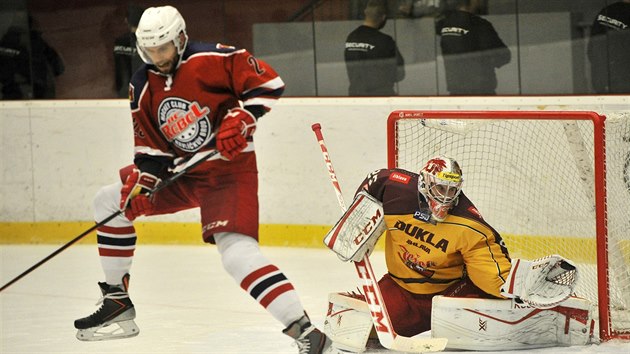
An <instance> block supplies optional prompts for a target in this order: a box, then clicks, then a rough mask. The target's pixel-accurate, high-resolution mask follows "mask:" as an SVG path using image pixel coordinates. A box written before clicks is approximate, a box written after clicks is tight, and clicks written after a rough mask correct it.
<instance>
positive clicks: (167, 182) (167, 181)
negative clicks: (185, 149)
mask: <svg viewBox="0 0 630 354" xmlns="http://www.w3.org/2000/svg"><path fill="white" fill-rule="evenodd" d="M218 153H219V150H210V151H209V152H208V153H207V154H206V155H204V156H203V157H200V158H199V159H197V160H195V161H194V162H192V163H191V164H190V165H188V166H185V167H184V168H183V169H181V170H179V171H178V172H177V173H175V174H174V175H172V176H171V177H169V178H168V179H165V180H164V181H162V182H161V183H160V184H158V185H157V187H156V188H155V189H154V190H153V191H151V192H149V195H151V194H154V193H157V192H159V191H160V190H162V189H164V188H165V187H166V186H168V185H170V184H171V183H173V182H175V180H177V179H178V178H179V177H181V176H182V175H183V174H185V173H186V172H188V171H190V170H192V169H193V168H195V167H197V166H198V165H199V164H201V163H202V162H205V161H208V160H209V159H211V158H212V157H214V156H216V155H217V154H218ZM191 160H192V159H191ZM123 212H124V211H123V210H118V211H117V212H115V213H113V214H112V215H110V216H108V217H106V218H105V219H103V220H101V221H100V222H98V223H96V224H95V225H94V226H92V227H90V228H89V229H87V230H85V231H83V232H82V233H81V234H80V235H79V236H77V237H75V238H73V239H72V240H70V241H68V243H66V244H65V245H63V246H61V247H59V248H58V249H57V250H56V251H55V252H53V253H51V254H49V255H48V256H47V257H46V258H44V259H42V260H41V261H39V262H37V263H35V264H34V265H33V266H32V267H30V268H29V269H27V270H25V271H24V272H22V274H20V275H18V276H17V277H15V278H13V280H11V281H10V282H8V283H6V284H4V285H3V286H2V288H0V292H2V291H3V290H4V289H6V288H8V287H9V286H11V285H12V284H13V283H15V282H16V281H18V280H20V279H22V278H23V277H24V276H26V275H27V274H29V273H30V272H32V271H34V270H35V269H37V268H38V267H39V266H41V265H42V264H44V263H46V262H48V261H49V260H50V259H51V258H53V257H54V256H56V255H58V254H59V253H61V252H62V251H63V250H65V249H66V248H68V247H70V246H72V245H73V244H75V243H76V242H77V241H79V240H81V239H82V238H83V237H85V236H86V235H88V234H89V233H91V232H92V231H94V230H96V229H98V228H99V227H101V226H103V225H105V224H107V223H108V222H110V221H111V220H112V219H114V218H115V217H117V216H118V215H120V214H122V213H123Z"/></svg>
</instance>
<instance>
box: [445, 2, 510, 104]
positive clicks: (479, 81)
mask: <svg viewBox="0 0 630 354" xmlns="http://www.w3.org/2000/svg"><path fill="white" fill-rule="evenodd" d="M481 10H482V9H481V1H480V0H458V1H457V6H456V9H455V10H453V11H450V12H448V13H447V14H446V16H445V17H444V18H443V19H441V20H439V21H438V22H437V24H436V32H437V35H439V36H440V47H441V49H442V55H443V56H444V68H445V71H446V88H447V90H448V91H449V93H450V94H451V95H495V94H496V91H495V90H496V88H497V76H496V71H495V70H496V69H497V68H500V67H502V66H503V65H505V64H507V63H509V62H510V60H511V53H510V50H509V49H508V48H507V46H506V45H505V44H504V43H503V41H502V40H501V38H500V37H499V35H498V34H497V32H496V31H495V29H494V27H493V26H492V24H491V23H490V22H488V21H487V20H485V19H483V18H481V17H479V16H478V15H477V14H478V13H479V12H480V11H481Z"/></svg>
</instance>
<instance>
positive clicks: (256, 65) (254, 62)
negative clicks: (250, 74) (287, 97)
mask: <svg viewBox="0 0 630 354" xmlns="http://www.w3.org/2000/svg"><path fill="white" fill-rule="evenodd" d="M247 63H248V64H249V65H251V66H253V67H254V71H256V74H258V75H262V74H264V73H265V69H263V68H261V67H260V63H258V60H256V58H254V57H253V56H250V57H249V58H247Z"/></svg>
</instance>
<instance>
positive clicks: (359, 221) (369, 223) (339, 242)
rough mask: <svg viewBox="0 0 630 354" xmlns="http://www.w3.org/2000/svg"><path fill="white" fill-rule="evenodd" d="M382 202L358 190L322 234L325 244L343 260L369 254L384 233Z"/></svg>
mask: <svg viewBox="0 0 630 354" xmlns="http://www.w3.org/2000/svg"><path fill="white" fill-rule="evenodd" d="M385 230H386V226H385V214H384V212H383V205H382V203H381V202H379V201H378V200H376V199H375V198H374V197H372V196H371V195H370V194H368V193H367V192H365V191H360V192H358V193H357V195H356V197H355V198H354V200H353V201H352V205H350V207H349V208H348V210H347V211H346V212H345V213H344V214H343V216H342V217H341V219H339V221H338V222H337V224H335V226H334V227H333V228H332V229H331V230H330V231H329V232H328V234H326V236H325V237H324V244H325V245H326V247H328V248H330V249H331V250H332V251H333V252H335V253H336V254H337V256H338V257H339V259H341V260H342V261H344V262H347V261H354V262H360V261H361V260H362V259H363V256H365V255H366V254H367V255H368V256H369V255H370V254H371V253H372V251H373V250H374V245H376V242H377V241H378V239H379V237H381V235H382V234H383V232H385Z"/></svg>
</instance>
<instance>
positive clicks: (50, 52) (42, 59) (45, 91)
mask: <svg viewBox="0 0 630 354" xmlns="http://www.w3.org/2000/svg"><path fill="white" fill-rule="evenodd" d="M28 20H29V26H30V39H31V73H32V75H31V76H32V84H33V98H35V99H52V98H56V97H57V91H56V84H55V78H56V77H57V76H59V75H61V74H63V73H64V72H65V71H66V66H65V63H64V61H63V59H62V57H61V56H60V55H59V53H58V52H57V51H56V50H55V48H53V47H52V46H51V45H50V44H48V42H46V40H45V39H44V37H43V36H42V32H41V30H40V28H39V24H38V23H37V22H36V21H35V19H34V18H33V17H32V16H29V18H28Z"/></svg>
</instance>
